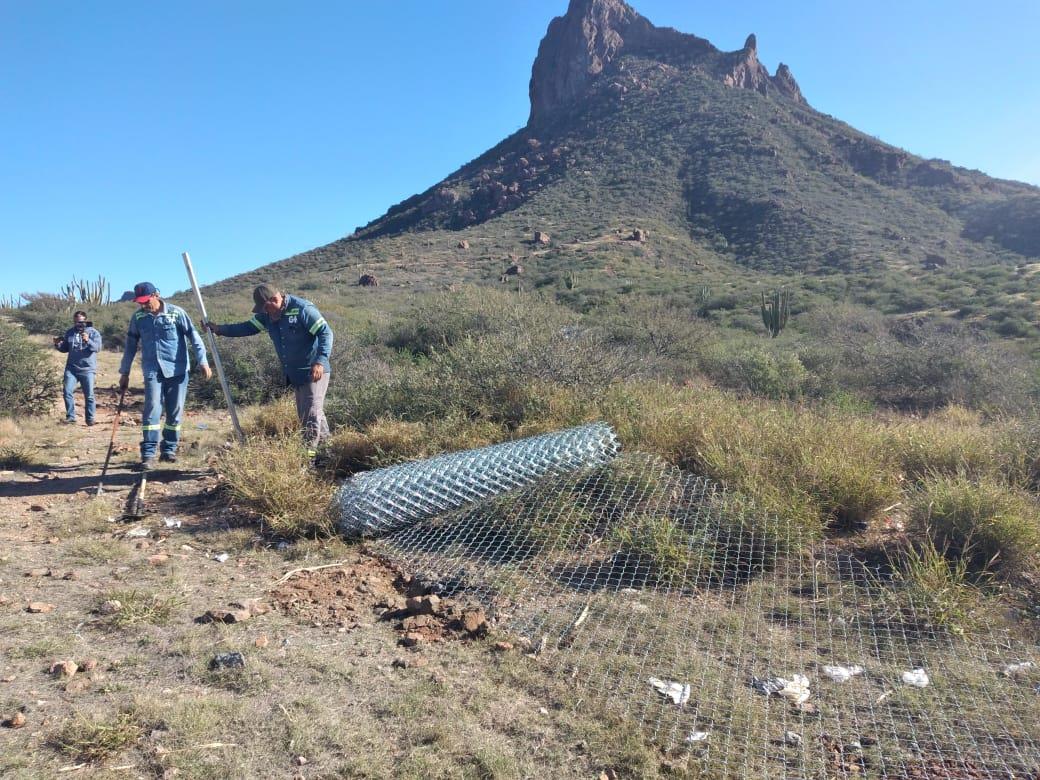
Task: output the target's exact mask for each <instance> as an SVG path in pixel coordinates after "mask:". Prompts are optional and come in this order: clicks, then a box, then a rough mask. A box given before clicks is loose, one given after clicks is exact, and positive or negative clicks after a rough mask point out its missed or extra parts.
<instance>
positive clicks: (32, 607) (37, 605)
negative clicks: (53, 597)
mask: <svg viewBox="0 0 1040 780" xmlns="http://www.w3.org/2000/svg"><path fill="white" fill-rule="evenodd" d="M25 611H26V612H33V613H41V612H53V611H54V605H53V604H48V603H46V602H45V601H30V602H29V606H27V607H26V608H25Z"/></svg>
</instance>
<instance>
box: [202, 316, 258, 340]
mask: <svg viewBox="0 0 1040 780" xmlns="http://www.w3.org/2000/svg"><path fill="white" fill-rule="evenodd" d="M266 320H267V317H266V315H263V314H259V315H256V316H253V317H250V318H249V319H248V320H246V321H245V322H236V323H233V324H231V325H217V324H216V323H212V322H211V323H209V324H210V326H211V330H212V331H213V332H214V333H216V334H217V335H218V336H231V337H232V338H237V337H239V336H255V335H256V334H257V333H263V332H264V331H265V330H267V323H266Z"/></svg>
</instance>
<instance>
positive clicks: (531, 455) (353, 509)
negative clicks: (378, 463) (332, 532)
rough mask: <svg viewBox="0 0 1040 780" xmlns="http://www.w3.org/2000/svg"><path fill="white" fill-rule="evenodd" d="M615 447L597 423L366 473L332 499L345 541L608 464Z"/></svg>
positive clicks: (602, 425) (611, 434)
mask: <svg viewBox="0 0 1040 780" xmlns="http://www.w3.org/2000/svg"><path fill="white" fill-rule="evenodd" d="M618 449H619V445H618V440H617V436H615V435H614V431H613V430H612V429H611V427H610V426H609V425H606V424H605V423H593V424H591V425H583V426H580V427H578V428H570V429H568V430H565V431H559V432H556V433H547V434H543V435H541V436H532V437H529V438H526V439H521V440H519V441H515V442H507V443H505V444H495V445H492V446H490V447H481V448H480V449H475V450H466V451H465V452H455V453H451V454H448V455H441V456H439V457H436V458H430V459H429V460H422V461H416V462H412V463H402V464H400V465H397V466H391V467H389V468H385V469H378V470H375V471H366V472H362V473H360V474H357V475H356V476H354V477H353V479H351V480H348V481H347V482H345V483H344V484H343V486H342V487H341V488H340V489H339V490H338V491H337V493H336V496H335V498H334V499H333V503H334V505H335V507H336V516H337V518H338V520H337V525H338V527H339V530H340V533H343V534H345V535H347V536H377V535H379V534H382V533H387V532H389V531H393V530H394V529H397V528H403V527H406V526H408V525H411V524H412V523H414V522H416V521H418V520H421V519H423V518H427V517H432V516H433V515H436V514H439V513H442V512H446V511H448V510H451V509H457V508H459V507H461V506H464V505H465V504H468V503H471V502H473V501H477V500H479V499H482V498H487V497H488V496H494V495H498V494H500V493H504V492H506V491H509V490H513V489H515V488H518V487H522V486H524V485H530V484H531V483H533V482H535V481H536V480H538V479H541V478H542V477H545V476H546V475H548V474H552V473H561V472H566V471H570V470H573V469H576V468H580V467H582V466H590V465H594V464H597V463H606V462H607V461H609V460H611V459H612V458H613V457H614V456H615V455H617V452H618Z"/></svg>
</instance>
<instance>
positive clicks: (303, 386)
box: [220, 295, 332, 455]
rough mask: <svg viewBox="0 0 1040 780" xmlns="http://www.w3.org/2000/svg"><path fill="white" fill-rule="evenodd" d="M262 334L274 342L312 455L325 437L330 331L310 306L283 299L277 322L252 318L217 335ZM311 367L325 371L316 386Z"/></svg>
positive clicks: (303, 301)
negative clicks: (293, 395) (317, 365)
mask: <svg viewBox="0 0 1040 780" xmlns="http://www.w3.org/2000/svg"><path fill="white" fill-rule="evenodd" d="M265 330H266V331H267V335H268V336H270V337H271V341H272V342H274V351H275V352H277V353H278V359H279V360H280V361H281V363H282V371H283V372H284V373H285V378H286V380H287V381H288V382H289V384H291V385H292V386H293V391H294V392H295V394H296V412H297V414H298V415H299V417H300V422H301V423H302V424H303V426H304V437H305V439H306V441H307V446H308V450H309V454H311V455H313V454H314V452H315V447H317V446H318V442H320V441H321V440H322V439H324V438H325V437H326V436H328V435H329V424H328V422H327V421H326V419H325V409H324V404H325V392H326V390H327V389H328V386H329V378H330V377H331V374H332V367H331V366H330V365H329V357H330V356H331V355H332V328H331V327H330V326H329V324H328V323H327V322H326V321H325V318H324V317H322V316H321V312H320V311H318V307H317V306H315V305H314V304H313V303H311V302H310V301H308V300H307V299H305V298H298V297H297V296H295V295H286V296H285V301H284V304H283V309H282V316H281V317H280V318H279V319H278V320H277V321H272V320H271V318H270V317H268V316H267V315H266V314H263V313H261V314H256V315H254V316H253V317H251V318H249V319H248V320H246V321H245V322H238V323H235V324H233V325H221V326H220V335H221V336H255V335H256V334H257V333H263V332H264V331H265ZM315 363H320V364H321V365H322V367H323V368H324V369H325V373H324V376H322V379H321V381H320V382H312V381H311V366H313V365H314V364H315Z"/></svg>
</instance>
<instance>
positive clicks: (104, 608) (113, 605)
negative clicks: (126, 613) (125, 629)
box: [98, 599, 123, 615]
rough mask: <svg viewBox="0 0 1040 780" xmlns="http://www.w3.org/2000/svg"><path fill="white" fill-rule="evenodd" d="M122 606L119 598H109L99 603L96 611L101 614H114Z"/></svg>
mask: <svg viewBox="0 0 1040 780" xmlns="http://www.w3.org/2000/svg"><path fill="white" fill-rule="evenodd" d="M122 608H123V604H122V602H121V601H119V599H109V600H108V601H104V602H102V603H101V606H100V607H98V612H100V613H101V614H102V615H114V614H116V613H117V612H118V611H119V610H121V609H122Z"/></svg>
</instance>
